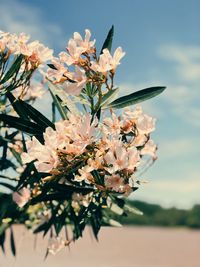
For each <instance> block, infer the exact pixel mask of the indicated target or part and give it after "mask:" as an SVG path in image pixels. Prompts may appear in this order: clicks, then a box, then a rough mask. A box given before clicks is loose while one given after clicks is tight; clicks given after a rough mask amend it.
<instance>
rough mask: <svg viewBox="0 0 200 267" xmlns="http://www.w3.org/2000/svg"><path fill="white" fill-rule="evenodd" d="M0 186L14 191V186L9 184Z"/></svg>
mask: <svg viewBox="0 0 200 267" xmlns="http://www.w3.org/2000/svg"><path fill="white" fill-rule="evenodd" d="M0 185H1V186H4V187H6V188H8V189H10V190H11V191H15V186H13V185H11V184H8V183H4V182H0Z"/></svg>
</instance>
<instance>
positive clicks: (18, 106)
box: [6, 92, 28, 120]
mask: <svg viewBox="0 0 200 267" xmlns="http://www.w3.org/2000/svg"><path fill="white" fill-rule="evenodd" d="M6 96H7V97H8V99H9V101H10V103H11V105H12V106H13V108H14V110H15V111H16V112H17V114H18V115H19V116H20V117H21V118H22V119H25V120H26V119H27V120H28V115H27V114H26V111H25V109H24V108H23V106H22V105H21V104H20V103H19V101H18V100H17V99H16V98H15V97H14V96H13V94H12V93H10V92H7V93H6Z"/></svg>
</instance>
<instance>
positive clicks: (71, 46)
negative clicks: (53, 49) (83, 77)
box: [59, 39, 84, 66]
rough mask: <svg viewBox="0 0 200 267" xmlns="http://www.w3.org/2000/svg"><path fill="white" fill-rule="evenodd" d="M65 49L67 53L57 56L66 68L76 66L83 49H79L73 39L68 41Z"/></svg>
mask: <svg viewBox="0 0 200 267" xmlns="http://www.w3.org/2000/svg"><path fill="white" fill-rule="evenodd" d="M66 49H67V53H66V52H61V53H60V54H59V57H60V60H61V62H64V63H65V64H67V65H68V66H70V65H72V64H77V63H78V62H79V60H80V57H81V55H82V54H83V51H84V48H82V47H79V46H78V45H77V43H76V41H75V40H74V39H70V40H69V42H68V46H67V48H66Z"/></svg>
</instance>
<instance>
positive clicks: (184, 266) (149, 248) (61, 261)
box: [0, 227, 200, 267]
mask: <svg viewBox="0 0 200 267" xmlns="http://www.w3.org/2000/svg"><path fill="white" fill-rule="evenodd" d="M14 231H15V235H16V241H17V243H18V244H17V248H18V251H17V253H18V255H17V258H16V259H14V258H13V257H12V256H11V253H10V252H9V251H7V255H6V257H5V256H3V255H2V254H1V255H0V267H47V266H48V267H67V266H69V267H200V231H195V230H186V229H167V228H148V227H147V228H146V227H130V228H128V227H124V228H103V229H102V230H101V232H100V235H99V242H96V241H95V240H94V239H93V238H92V237H91V232H90V230H89V229H86V232H85V236H84V238H83V239H81V240H79V241H78V242H76V243H75V244H72V245H71V248H70V250H68V248H66V249H64V250H62V251H60V252H59V253H58V254H57V255H56V256H52V255H50V256H49V257H48V259H47V260H46V261H44V260H43V259H44V254H45V248H46V246H47V240H43V239H42V237H41V236H39V237H38V238H37V248H36V249H35V250H34V248H33V244H34V238H33V237H32V235H31V234H30V233H28V232H26V231H25V232H24V230H23V228H22V227H17V228H15V229H14ZM7 245H8V244H7Z"/></svg>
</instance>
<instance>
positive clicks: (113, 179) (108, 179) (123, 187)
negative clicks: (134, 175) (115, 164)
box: [105, 174, 132, 195]
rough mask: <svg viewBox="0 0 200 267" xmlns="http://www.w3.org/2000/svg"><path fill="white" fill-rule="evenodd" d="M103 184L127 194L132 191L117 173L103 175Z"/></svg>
mask: <svg viewBox="0 0 200 267" xmlns="http://www.w3.org/2000/svg"><path fill="white" fill-rule="evenodd" d="M105 186H106V187H107V188H109V189H111V190H113V191H115V192H119V193H125V194H126V195H129V194H130V193H131V192H132V189H131V187H130V186H129V185H128V184H125V183H124V179H123V178H122V177H120V176H119V175H114V174H113V175H112V176H109V175H106V176H105Z"/></svg>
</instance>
